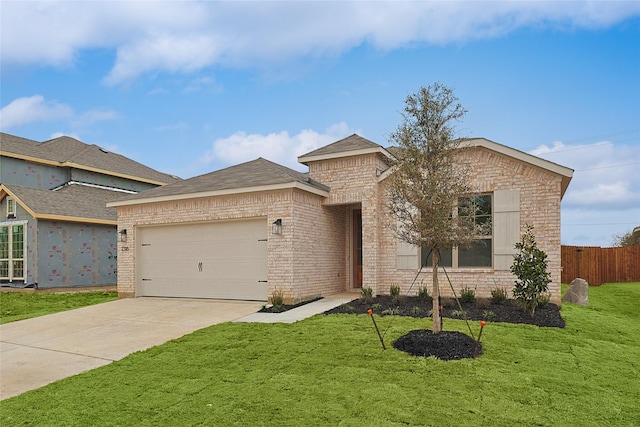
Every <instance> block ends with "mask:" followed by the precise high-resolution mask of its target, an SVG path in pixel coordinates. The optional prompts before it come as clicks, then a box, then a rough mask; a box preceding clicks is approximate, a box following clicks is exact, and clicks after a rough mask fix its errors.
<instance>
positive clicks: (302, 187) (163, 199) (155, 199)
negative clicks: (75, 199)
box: [107, 181, 329, 208]
mask: <svg viewBox="0 0 640 427" xmlns="http://www.w3.org/2000/svg"><path fill="white" fill-rule="evenodd" d="M289 188H297V189H299V190H303V191H307V192H309V193H313V194H317V195H319V196H323V197H329V192H328V191H325V190H321V189H319V188H316V187H312V186H310V185H307V184H303V183H301V182H298V181H295V182H286V183H282V184H269V185H257V186H252V187H244V188H229V189H225V190H213V191H202V192H199V193H189V194H172V195H169V196H158V197H148V198H142V199H133V200H122V201H116V202H109V203H107V207H109V208H112V207H118V206H131V205H142V204H146V203H158V202H170V201H175V200H188V199H200V198H204V197H216V196H228V195H233V194H245V193H257V192H262V191H274V190H286V189H289Z"/></svg>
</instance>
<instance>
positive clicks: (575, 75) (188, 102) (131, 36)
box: [0, 0, 640, 246]
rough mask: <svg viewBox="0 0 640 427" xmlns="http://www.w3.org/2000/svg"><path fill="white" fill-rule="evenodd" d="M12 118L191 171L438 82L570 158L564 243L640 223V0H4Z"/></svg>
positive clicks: (378, 138)
mask: <svg viewBox="0 0 640 427" xmlns="http://www.w3.org/2000/svg"><path fill="white" fill-rule="evenodd" d="M0 8H1V9H0V16H1V18H0V19H1V22H0V24H1V29H0V36H1V40H0V43H1V51H0V59H1V70H0V71H1V76H0V101H1V102H0V107H1V110H0V129H1V130H2V131H3V132H7V133H11V134H14V135H18V136H21V137H25V138H31V139H35V140H38V141H44V140H47V139H50V138H52V137H56V136H59V135H62V134H65V135H70V136H73V137H75V138H78V139H80V140H81V141H83V142H86V143H89V144H97V145H100V146H102V147H104V148H107V149H110V150H112V151H115V152H118V153H121V154H123V155H126V156H129V157H131V158H133V159H135V160H137V161H140V162H142V163H144V164H147V165H149V166H151V167H153V168H155V169H158V170H161V171H163V172H168V173H172V174H175V175H178V176H180V177H182V178H189V177H192V176H195V175H199V174H202V173H207V172H210V171H213V170H216V169H219V168H222V167H225V166H229V165H232V164H236V163H239V162H243V161H247V160H252V159H255V158H257V157H265V158H267V159H269V160H272V161H275V162H278V163H281V164H284V165H287V166H289V167H293V168H295V169H298V170H304V169H305V168H304V166H302V165H298V164H297V163H296V158H297V156H298V155H300V154H303V153H305V152H308V151H311V150H313V149H315V148H317V147H319V146H322V145H325V144H328V143H331V142H333V141H336V140H338V139H340V138H343V137H345V136H348V135H350V134H352V133H354V132H355V133H358V134H360V135H362V136H364V137H366V138H368V139H370V140H372V141H374V142H377V143H379V144H381V145H386V144H387V138H388V136H389V134H390V133H391V132H392V131H394V130H395V128H396V127H397V126H398V124H399V123H400V118H401V117H400V114H399V112H400V111H401V109H402V107H403V103H404V100H405V98H406V96H407V95H409V94H411V93H415V92H416V91H417V90H418V89H419V88H420V86H427V85H429V84H432V83H434V82H441V83H444V84H445V85H447V86H449V87H451V88H453V89H454V91H455V93H456V95H457V97H458V98H459V100H460V102H461V103H462V104H463V106H464V107H465V108H466V109H467V110H468V113H467V115H466V116H465V119H464V121H463V122H462V123H461V124H460V125H459V127H458V129H459V132H460V135H461V136H472V137H473V136H476V137H485V138H488V139H491V140H493V141H496V142H499V143H501V144H505V145H508V146H511V147H513V148H516V149H519V150H522V151H526V152H529V153H532V154H535V155H538V156H540V157H543V158H545V159H548V160H551V161H554V162H557V163H560V164H562V165H564V166H567V167H570V168H573V169H574V170H575V173H574V179H573V181H572V183H571V185H570V186H569V190H568V191H567V193H566V195H565V198H564V200H563V202H562V242H563V243H564V244H572V245H599V246H607V245H609V244H610V243H611V241H612V238H613V235H615V234H619V233H623V232H626V231H629V230H631V229H632V228H633V227H634V226H638V225H640V178H638V177H640V3H639V2H633V1H622V2H579V1H577V2H566V1H556V2H550V1H544V2H542V1H533V2H481V1H467V2H459V1H453V2H393V3H387V2H209V1H203V2H190V1H164V2H152V1H137V2H128V1H112V2H100V1H91V2H89V1H87V2H64V1H47V2H33V1H25V2H17V1H4V0H2V1H0Z"/></svg>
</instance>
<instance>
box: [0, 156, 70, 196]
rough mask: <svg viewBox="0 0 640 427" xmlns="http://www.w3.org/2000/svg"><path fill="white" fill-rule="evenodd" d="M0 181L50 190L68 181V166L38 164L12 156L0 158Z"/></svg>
mask: <svg viewBox="0 0 640 427" xmlns="http://www.w3.org/2000/svg"><path fill="white" fill-rule="evenodd" d="M0 162H1V163H2V164H1V167H0V182H1V183H3V184H13V185H20V186H23V187H30V188H38V189H41V190H50V189H52V188H54V187H57V186H59V185H62V184H64V183H65V182H67V181H69V178H70V172H69V169H68V168H57V167H53V166H46V165H39V164H36V163H31V162H27V161H25V160H21V159H14V158H12V157H2V158H0Z"/></svg>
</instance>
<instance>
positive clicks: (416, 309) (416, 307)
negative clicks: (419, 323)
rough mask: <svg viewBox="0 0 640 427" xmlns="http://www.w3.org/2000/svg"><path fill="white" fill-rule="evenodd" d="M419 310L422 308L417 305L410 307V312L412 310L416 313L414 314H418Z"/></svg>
mask: <svg viewBox="0 0 640 427" xmlns="http://www.w3.org/2000/svg"><path fill="white" fill-rule="evenodd" d="M421 311H422V309H421V308H420V307H418V306H415V307H413V308H412V309H411V312H412V313H413V314H414V315H416V316H417V315H418V314H420V312H421Z"/></svg>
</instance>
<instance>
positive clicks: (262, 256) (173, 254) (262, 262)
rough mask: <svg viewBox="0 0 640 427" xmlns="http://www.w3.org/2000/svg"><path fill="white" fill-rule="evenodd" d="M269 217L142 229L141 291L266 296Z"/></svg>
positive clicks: (173, 294) (195, 295) (148, 293)
mask: <svg viewBox="0 0 640 427" xmlns="http://www.w3.org/2000/svg"><path fill="white" fill-rule="evenodd" d="M267 230H268V228H267V222H266V219H264V218H261V219H259V220H249V221H233V222H217V223H209V224H194V225H177V226H167V227H153V228H151V227H150V228H144V229H141V230H140V236H141V246H140V252H139V253H140V262H139V266H140V268H139V280H138V290H139V292H138V293H139V294H141V295H146V296H168V297H191V298H229V299H252V300H263V301H264V300H266V299H267V283H266V280H267V242H266V237H267Z"/></svg>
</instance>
